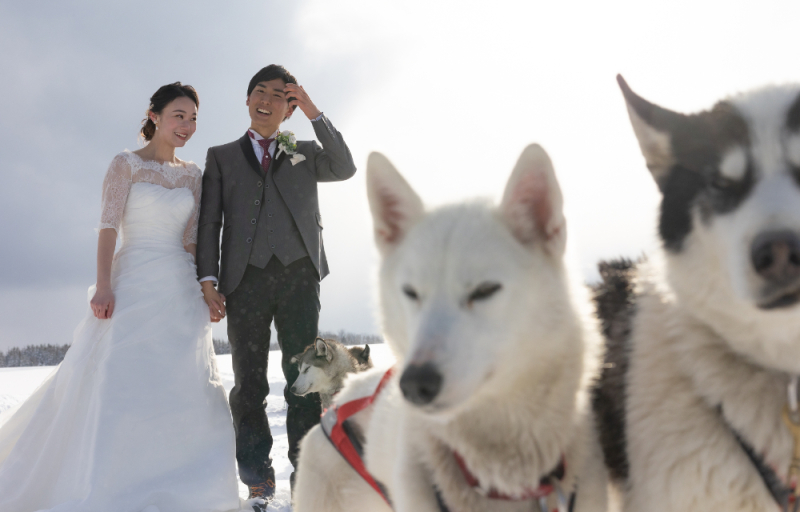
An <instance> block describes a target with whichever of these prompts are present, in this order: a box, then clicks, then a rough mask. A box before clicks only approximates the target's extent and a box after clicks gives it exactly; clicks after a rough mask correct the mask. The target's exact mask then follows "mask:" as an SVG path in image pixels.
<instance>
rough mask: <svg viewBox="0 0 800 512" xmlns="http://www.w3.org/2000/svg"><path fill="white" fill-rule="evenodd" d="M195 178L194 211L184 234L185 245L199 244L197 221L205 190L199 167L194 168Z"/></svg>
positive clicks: (193, 179)
mask: <svg viewBox="0 0 800 512" xmlns="http://www.w3.org/2000/svg"><path fill="white" fill-rule="evenodd" d="M193 167H194V170H195V171H196V172H195V173H194V176H193V177H192V186H191V189H192V193H193V194H194V209H193V210H192V215H191V216H190V217H189V222H188V223H186V231H184V232H183V245H189V244H196V243H197V219H198V218H199V217H200V194H201V191H202V188H203V186H202V185H203V173H202V171H201V170H200V168H199V167H197V166H194V165H193Z"/></svg>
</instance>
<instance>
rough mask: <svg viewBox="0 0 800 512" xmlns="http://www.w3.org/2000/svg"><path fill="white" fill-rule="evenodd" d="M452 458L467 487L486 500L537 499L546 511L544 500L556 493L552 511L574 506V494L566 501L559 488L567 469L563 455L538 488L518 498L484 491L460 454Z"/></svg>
mask: <svg viewBox="0 0 800 512" xmlns="http://www.w3.org/2000/svg"><path fill="white" fill-rule="evenodd" d="M453 457H454V458H455V460H456V463H457V464H458V467H459V468H460V469H461V473H462V474H463V475H464V479H465V480H466V481H467V485H469V486H470V487H472V488H473V489H475V490H476V492H478V494H480V495H482V496H484V497H486V498H490V499H494V500H506V501H527V500H533V499H538V500H540V502H541V503H542V505H543V507H542V508H543V510H547V508H546V498H547V497H548V496H550V495H551V494H553V493H556V494H557V498H558V502H559V508H556V509H554V511H558V510H562V512H569V511H570V510H572V507H573V506H574V501H575V494H574V493H572V494H571V496H570V498H569V499H566V497H565V496H564V494H563V492H562V491H561V488H560V482H561V480H562V479H563V478H564V475H565V473H566V469H567V462H566V460H565V458H564V456H563V455H562V456H561V460H560V461H559V463H558V465H557V466H556V467H555V469H553V471H551V472H550V473H548V474H547V475H545V476H543V477H542V478H541V479H540V480H539V486H538V487H536V488H527V489H525V490H524V491H523V493H522V494H521V495H518V496H511V495H508V494H504V493H501V492H500V491H498V490H497V489H491V488H490V489H486V488H485V487H483V486H481V483H480V481H478V478H477V477H476V476H475V475H474V474H473V473H472V471H470V470H469V468H468V467H467V464H466V462H464V458H463V457H462V456H461V454H459V453H458V452H457V451H455V450H454V451H453Z"/></svg>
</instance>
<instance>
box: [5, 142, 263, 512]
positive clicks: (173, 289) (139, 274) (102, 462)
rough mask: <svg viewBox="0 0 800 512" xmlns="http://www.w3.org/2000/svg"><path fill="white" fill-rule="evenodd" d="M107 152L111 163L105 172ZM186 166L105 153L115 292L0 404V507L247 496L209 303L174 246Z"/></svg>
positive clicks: (138, 504)
mask: <svg viewBox="0 0 800 512" xmlns="http://www.w3.org/2000/svg"><path fill="white" fill-rule="evenodd" d="M115 165H116V166H117V167H119V168H120V169H121V171H119V170H117V171H115V172H116V173H117V174H112V171H113V170H114V169H115ZM118 175H119V176H121V177H119V176H118ZM199 179H200V170H199V169H198V168H197V167H196V166H194V164H187V165H186V166H174V165H170V164H158V163H155V162H145V161H142V160H141V159H140V158H139V157H138V156H137V155H135V154H133V153H129V152H125V153H122V154H121V155H119V156H118V157H117V158H115V161H114V163H112V169H110V170H109V175H108V176H107V178H106V187H105V191H104V218H105V217H107V216H108V215H107V214H108V212H107V209H108V207H109V204H111V203H115V202H116V203H119V201H120V197H122V202H123V204H124V214H120V213H119V212H118V214H117V221H116V224H120V225H119V227H121V232H122V240H123V243H122V246H121V248H120V250H119V252H118V253H117V254H116V256H115V258H114V263H113V266H112V289H113V292H114V296H115V300H116V306H115V309H114V311H113V315H112V317H111V319H109V320H98V319H97V318H95V317H94V316H92V314H91V312H89V313H88V314H87V316H86V318H85V319H84V320H83V322H82V323H81V324H80V325H79V326H78V328H77V329H76V330H75V334H74V339H73V342H72V346H71V347H70V349H69V350H68V351H67V354H66V357H65V358H64V361H63V362H62V363H61V365H60V366H59V367H58V368H57V369H56V370H55V371H54V372H53V373H52V374H51V375H50V376H49V377H48V378H47V379H46V380H45V382H44V383H43V384H42V385H41V386H40V387H39V388H38V389H37V390H36V391H35V392H34V394H33V395H32V396H31V397H30V398H29V399H28V400H27V401H25V402H24V403H23V404H21V405H20V406H19V407H17V408H16V409H14V410H8V411H5V412H4V413H3V414H2V415H0V510H1V511H3V512H34V511H48V512H79V511H80V512H95V511H96V512H111V511H113V512H142V511H145V512H206V511H207V512H218V511H228V510H240V508H243V507H245V506H246V504H245V503H244V502H241V501H240V500H239V498H238V488H237V485H238V484H237V480H236V474H235V446H234V432H233V426H232V421H231V415H230V411H229V409H228V404H227V401H226V398H225V391H224V389H223V387H222V383H221V381H220V379H219V376H218V374H217V369H216V366H215V359H214V354H213V347H212V343H211V331H210V327H209V323H208V316H209V313H208V307H207V306H206V304H205V303H204V301H203V298H202V293H201V291H200V285H199V284H198V283H197V279H196V274H195V266H194V262H193V260H192V256H191V255H190V254H189V253H187V252H186V251H185V250H184V248H183V245H184V243H186V242H187V241H188V242H192V241H193V240H192V235H193V234H194V233H196V222H197V220H196V217H197V203H198V198H199ZM187 183H188V184H191V186H189V185H187ZM182 184H183V185H184V186H181V185H182ZM123 196H124V197H123ZM120 208H122V207H120V206H119V205H118V204H117V209H118V210H119V209H120ZM112 210H113V208H112ZM112 217H113V215H112ZM192 222H194V231H193V230H192V227H191V224H192ZM187 224H188V225H189V226H190V227H189V228H188V229H187ZM101 227H115V228H116V227H118V226H117V225H115V222H112V223H110V224H101ZM187 237H188V238H187ZM93 292H94V290H93V289H90V291H89V296H90V297H91V296H92V295H93ZM246 509H247V510H251V511H252V509H251V508H249V507H247V508H246Z"/></svg>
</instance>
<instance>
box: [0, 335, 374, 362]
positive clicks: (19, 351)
mask: <svg viewBox="0 0 800 512" xmlns="http://www.w3.org/2000/svg"><path fill="white" fill-rule="evenodd" d="M319 335H320V336H321V337H323V338H327V339H334V340H337V341H340V342H342V343H344V344H345V345H364V344H367V343H372V344H376V343H383V338H382V337H380V336H377V335H375V334H355V333H352V332H347V331H344V330H342V331H339V332H338V333H335V332H330V331H320V333H319ZM309 343H310V342H309ZM68 349H69V345H28V346H27V347H25V348H16V347H15V348H11V349H9V350H8V351H7V352H5V353H3V352H0V368H12V367H18V366H55V365H57V364H59V363H60V362H61V361H62V360H63V359H64V355H65V354H66V353H67V350H68ZM270 350H278V342H277V341H276V340H272V344H271V345H270ZM214 352H215V353H217V354H230V353H231V346H230V345H229V344H228V342H227V341H225V340H219V339H215V340H214Z"/></svg>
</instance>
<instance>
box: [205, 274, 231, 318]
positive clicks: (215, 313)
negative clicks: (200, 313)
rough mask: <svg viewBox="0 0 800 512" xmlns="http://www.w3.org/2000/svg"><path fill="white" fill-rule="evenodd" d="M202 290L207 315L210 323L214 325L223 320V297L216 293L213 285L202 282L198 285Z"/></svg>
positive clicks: (209, 282)
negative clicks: (206, 306)
mask: <svg viewBox="0 0 800 512" xmlns="http://www.w3.org/2000/svg"><path fill="white" fill-rule="evenodd" d="M200 286H201V288H202V290H203V299H204V300H205V301H206V304H207V305H208V313H209V316H210V317H211V321H212V322H214V323H216V322H219V321H220V320H222V319H223V318H225V296H224V295H222V294H221V293H219V292H217V289H216V288H214V283H212V282H211V281H203V282H202V283H200Z"/></svg>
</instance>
